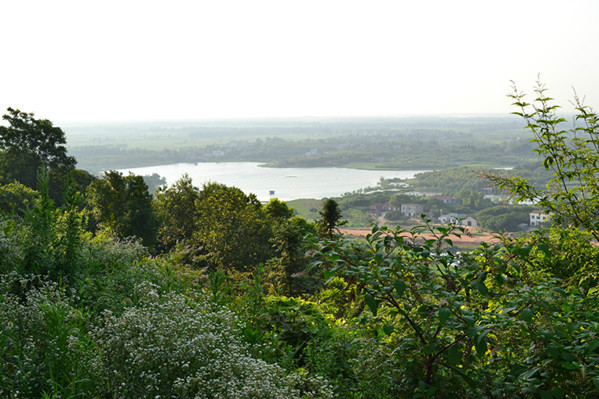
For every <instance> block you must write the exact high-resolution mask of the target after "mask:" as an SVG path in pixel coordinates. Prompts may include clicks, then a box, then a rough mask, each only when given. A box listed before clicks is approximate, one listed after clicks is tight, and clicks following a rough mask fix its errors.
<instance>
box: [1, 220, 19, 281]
mask: <svg viewBox="0 0 599 399" xmlns="http://www.w3.org/2000/svg"><path fill="white" fill-rule="evenodd" d="M13 228H14V227H11V226H10V225H9V223H8V222H7V221H6V220H2V219H0V272H1V271H8V270H12V269H13V268H14V267H15V266H16V265H20V264H22V263H23V261H24V256H25V255H24V252H23V247H22V246H21V245H20V244H19V239H18V236H17V234H14V232H13V233H12V234H11V231H10V230H12V229H13ZM7 232H8V234H7Z"/></svg>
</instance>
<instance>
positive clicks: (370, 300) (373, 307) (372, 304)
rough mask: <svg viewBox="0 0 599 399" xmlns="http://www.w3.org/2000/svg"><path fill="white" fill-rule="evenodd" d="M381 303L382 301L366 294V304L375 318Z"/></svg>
mask: <svg viewBox="0 0 599 399" xmlns="http://www.w3.org/2000/svg"><path fill="white" fill-rule="evenodd" d="M379 303H380V301H378V300H376V299H374V297H373V296H372V295H371V294H366V304H367V305H368V307H369V308H370V311H371V312H372V314H373V315H375V316H376V313H377V311H378V307H379Z"/></svg>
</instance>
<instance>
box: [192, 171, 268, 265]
mask: <svg viewBox="0 0 599 399" xmlns="http://www.w3.org/2000/svg"><path fill="white" fill-rule="evenodd" d="M195 204H196V206H195V209H196V215H197V216H196V219H195V221H196V226H195V232H194V243H195V245H198V246H203V247H204V249H205V250H206V251H207V252H208V255H207V260H208V262H209V263H210V264H211V265H213V266H215V267H218V268H222V269H224V270H232V269H234V270H238V271H249V270H252V269H253V268H254V267H255V266H257V265H258V264H259V263H263V262H265V261H266V260H267V259H268V258H269V257H270V256H271V255H272V249H271V248H270V245H269V239H270V238H271V237H272V231H271V226H270V223H269V221H268V217H267V216H266V214H265V213H264V210H263V209H262V205H261V204H260V201H258V199H257V198H256V196H255V195H253V194H250V195H245V194H244V193H243V191H241V190H240V189H238V188H236V187H228V186H226V185H224V184H220V183H206V184H204V186H203V187H202V190H201V191H200V193H199V196H198V198H197V200H196V203H195Z"/></svg>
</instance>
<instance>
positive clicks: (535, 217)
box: [529, 211, 551, 227]
mask: <svg viewBox="0 0 599 399" xmlns="http://www.w3.org/2000/svg"><path fill="white" fill-rule="evenodd" d="M529 216H530V222H529V224H530V226H531V227H536V226H540V225H542V224H543V223H545V222H546V221H547V219H549V217H550V216H551V215H550V214H547V213H545V212H544V211H532V212H530V214H529Z"/></svg>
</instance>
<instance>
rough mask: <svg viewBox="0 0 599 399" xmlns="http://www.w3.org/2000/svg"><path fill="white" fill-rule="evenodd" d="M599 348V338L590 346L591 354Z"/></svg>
mask: <svg viewBox="0 0 599 399" xmlns="http://www.w3.org/2000/svg"><path fill="white" fill-rule="evenodd" d="M597 348H599V338H597V339H594V340H592V341H591V343H590V344H589V353H590V352H595V351H596V350H597Z"/></svg>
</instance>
